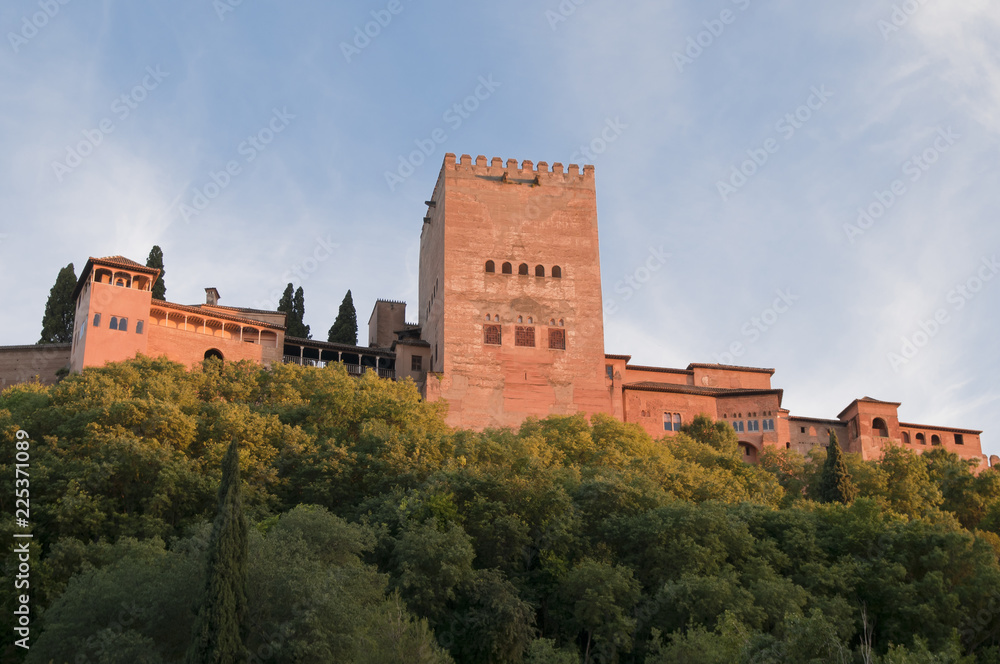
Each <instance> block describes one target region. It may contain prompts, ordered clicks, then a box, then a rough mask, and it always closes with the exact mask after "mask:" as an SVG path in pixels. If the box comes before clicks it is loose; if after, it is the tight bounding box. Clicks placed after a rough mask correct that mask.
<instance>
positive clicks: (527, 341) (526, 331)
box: [514, 325, 535, 348]
mask: <svg viewBox="0 0 1000 664" xmlns="http://www.w3.org/2000/svg"><path fill="white" fill-rule="evenodd" d="M514 345H515V346H526V347H530V348H534V347H535V328H533V327H529V326H527V325H517V326H515V327H514Z"/></svg>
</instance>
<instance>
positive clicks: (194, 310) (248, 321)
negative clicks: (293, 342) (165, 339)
mask: <svg viewBox="0 0 1000 664" xmlns="http://www.w3.org/2000/svg"><path fill="white" fill-rule="evenodd" d="M153 307H160V308H161V309H170V310H172V311H184V312H187V313H190V314H194V315H196V316H204V317H206V318H208V317H211V318H221V319H222V320H228V321H232V322H234V323H242V324H243V325H252V326H255V327H268V328H271V329H272V330H284V329H285V326H284V325H276V324H274V323H265V322H264V321H261V320H256V319H254V318H243V317H242V316H233V315H231V314H226V313H222V312H221V311H210V310H205V309H202V308H201V307H189V306H187V305H186V304H177V303H175V302H167V301H166V300H153V303H152V305H151V306H150V310H152V308H153Z"/></svg>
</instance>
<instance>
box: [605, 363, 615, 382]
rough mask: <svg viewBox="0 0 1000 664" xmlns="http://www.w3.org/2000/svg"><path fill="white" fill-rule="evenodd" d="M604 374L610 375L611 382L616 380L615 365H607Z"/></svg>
mask: <svg viewBox="0 0 1000 664" xmlns="http://www.w3.org/2000/svg"><path fill="white" fill-rule="evenodd" d="M604 372H605V373H606V374H607V375H608V378H610V379H611V380H614V379H615V365H613V364H605V365H604Z"/></svg>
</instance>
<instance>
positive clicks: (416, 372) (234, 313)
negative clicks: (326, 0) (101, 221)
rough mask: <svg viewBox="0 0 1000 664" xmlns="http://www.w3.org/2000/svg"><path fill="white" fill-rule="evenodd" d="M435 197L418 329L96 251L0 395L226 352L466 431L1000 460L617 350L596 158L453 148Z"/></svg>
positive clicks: (924, 428)
mask: <svg viewBox="0 0 1000 664" xmlns="http://www.w3.org/2000/svg"><path fill="white" fill-rule="evenodd" d="M426 205H427V212H426V215H425V216H424V219H423V227H422V230H421V235H420V267H419V302H418V303H417V307H418V320H417V322H416V323H408V322H407V321H406V304H405V303H403V302H398V301H393V300H379V301H377V302H376V303H375V306H374V308H373V310H372V314H371V317H370V318H369V321H368V346H350V345H343V344H332V343H326V342H321V341H315V340H310V339H300V338H294V337H289V336H287V335H286V334H285V325H284V324H285V320H284V314H283V313H281V312H275V311H260V310H255V309H245V308H237V307H226V306H222V305H220V304H219V299H220V295H219V293H218V291H217V290H216V289H214V288H206V289H205V290H206V301H205V303H204V304H196V305H182V304H176V303H172V302H165V301H162V300H154V299H152V285H153V284H154V283H155V281H156V278H157V277H158V274H159V273H158V271H157V270H155V269H151V268H148V267H145V266H143V265H141V264H139V263H136V262H134V261H131V260H129V259H127V258H124V257H122V256H111V257H107V258H90V259H89V260H88V261H87V263H86V266H85V267H84V269H83V272H82V274H81V275H80V280H79V283H78V284H77V287H76V292H75V297H76V303H77V309H76V320H75V326H74V337H73V343H72V344H62V345H59V344H54V345H51V346H12V347H0V387H2V386H6V385H8V384H11V383H14V382H19V381H22V380H27V379H30V378H31V377H33V376H36V375H37V376H38V377H40V378H41V379H42V380H45V381H54V380H56V371H57V370H58V369H61V368H64V367H68V368H69V370H71V371H81V370H82V369H83V368H85V367H88V366H100V365H103V364H104V363H105V362H108V361H116V360H123V359H127V358H130V357H134V356H135V355H136V354H137V353H141V354H145V355H151V356H160V355H165V356H167V357H168V358H170V359H173V360H176V361H179V362H182V363H184V364H187V365H189V366H192V367H193V366H195V365H197V364H198V363H199V362H201V361H202V360H204V359H206V358H209V357H219V358H222V359H223V360H244V359H246V360H253V361H255V362H259V363H261V364H264V365H270V364H272V363H275V362H291V363H296V364H306V365H311V366H317V367H322V366H325V365H326V364H329V363H335V362H336V363H341V364H344V365H345V366H346V368H347V370H348V371H349V372H351V373H353V374H358V375H359V374H361V373H363V372H365V371H369V370H371V371H376V372H378V375H380V376H382V377H385V378H389V379H396V380H401V379H406V378H409V379H412V380H413V381H414V382H415V383H416V385H417V386H418V388H419V389H420V391H421V394H422V395H423V396H424V398H425V399H426V400H428V401H439V400H444V401H446V402H447V403H448V416H447V419H448V422H449V423H450V424H452V425H454V426H460V427H465V428H472V429H483V428H486V427H516V426H517V425H519V424H520V423H521V422H522V421H523V420H524V419H525V418H527V417H532V416H534V417H545V416H547V415H553V414H560V415H562V414H572V413H583V414H587V415H591V414H594V413H607V414H610V415H612V416H614V417H616V418H618V419H620V420H622V421H625V422H634V423H636V424H638V425H639V426H641V427H642V428H643V429H644V430H646V431H647V432H649V433H650V434H651V435H652V436H654V437H656V438H660V437H664V436H666V437H669V436H671V435H673V434H674V433H676V432H677V431H679V430H680V428H681V427H682V426H683V425H684V424H685V423H687V422H690V421H691V419H692V418H693V417H695V416H696V415H698V414H702V413H704V414H707V415H709V416H710V417H712V418H714V419H717V420H722V421H726V422H728V423H729V424H730V425H731V426H732V427H733V429H734V430H735V431H736V433H737V436H738V437H739V440H740V447H741V449H742V451H743V455H744V459H745V460H746V461H748V462H751V463H752V462H755V461H756V460H757V458H758V456H759V455H760V454H761V453H762V452H763V450H764V449H765V448H768V447H773V448H778V449H792V450H796V451H797V452H801V453H806V452H808V451H809V450H810V449H812V448H814V447H817V446H823V445H826V444H827V441H828V439H829V434H830V432H831V431H833V432H835V433H836V434H837V437H838V439H839V441H840V445H841V447H843V448H844V449H845V450H846V451H849V452H857V453H860V454H861V455H862V456H863V457H864V458H866V459H873V458H878V457H879V456H880V455H881V450H882V449H883V448H885V447H886V446H888V445H900V446H903V447H905V448H908V449H911V450H914V451H916V452H923V451H925V450H930V449H933V448H935V447H942V448H944V449H947V450H949V451H951V452H955V453H956V454H958V455H959V456H961V457H963V458H966V459H971V460H975V461H976V462H977V463H979V464H980V466H981V467H985V466H986V465H988V464H987V462H986V459H985V457H984V456H983V454H982V449H981V444H980V435H981V433H982V432H980V431H977V430H972V429H958V428H952V427H944V426H936V425H926V424H912V423H906V422H900V420H899V417H898V409H899V407H900V404H899V403H897V402H891V401H881V400H878V399H873V398H870V397H864V398H859V399H855V400H854V401H853V402H851V403H850V404H849V405H848V406H847V407H846V408H845V409H844V410H843V411H841V412H840V413H839V414H837V415H836V417H833V418H828V419H820V418H813V417H803V416H798V415H793V414H791V413H790V412H789V411H788V410H787V409H785V408H783V407H782V396H783V391H782V390H781V389H778V388H775V387H773V386H772V385H771V378H772V376H773V375H774V370H773V369H760V368H750V367H737V366H727V365H720V364H697V363H696V364H689V365H688V366H687V367H686V368H683V369H680V368H666V367H649V366H638V365H633V364H630V363H629V360H630V359H631V358H630V356H628V355H613V354H607V353H606V352H605V348H604V322H603V308H602V299H601V268H600V253H599V247H598V224H597V196H596V188H595V182H594V168H593V167H592V166H584V167H583V169H582V170H581V169H580V167H579V166H577V165H575V164H571V165H569V166H568V167H566V168H565V169H564V168H563V165H562V164H560V163H554V164H552V165H551V167H550V166H549V165H548V164H547V163H546V162H539V163H538V164H537V165H535V164H533V163H532V162H530V161H523V162H520V163H518V162H517V161H516V160H513V159H510V160H507V161H502V160H501V159H498V158H493V159H491V160H487V159H486V157H483V156H480V157H477V158H476V159H475V160H473V159H472V158H471V157H470V156H469V155H463V156H462V157H461V158H456V157H455V155H453V154H448V155H445V158H444V164H443V166H442V168H441V172H440V175H439V176H438V180H437V183H436V185H435V187H434V191H433V193H432V195H431V197H430V200H428V201H427V202H426ZM994 459H995V457H994ZM996 461H997V462H1000V459H996Z"/></svg>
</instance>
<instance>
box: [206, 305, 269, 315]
mask: <svg viewBox="0 0 1000 664" xmlns="http://www.w3.org/2000/svg"><path fill="white" fill-rule="evenodd" d="M188 306H191V307H196V308H199V309H201V308H205V309H227V310H229V311H239V312H240V313H244V314H283V313H285V312H284V311H269V310H267V309H248V308H247V307H227V306H225V305H222V304H191V305H188Z"/></svg>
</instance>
